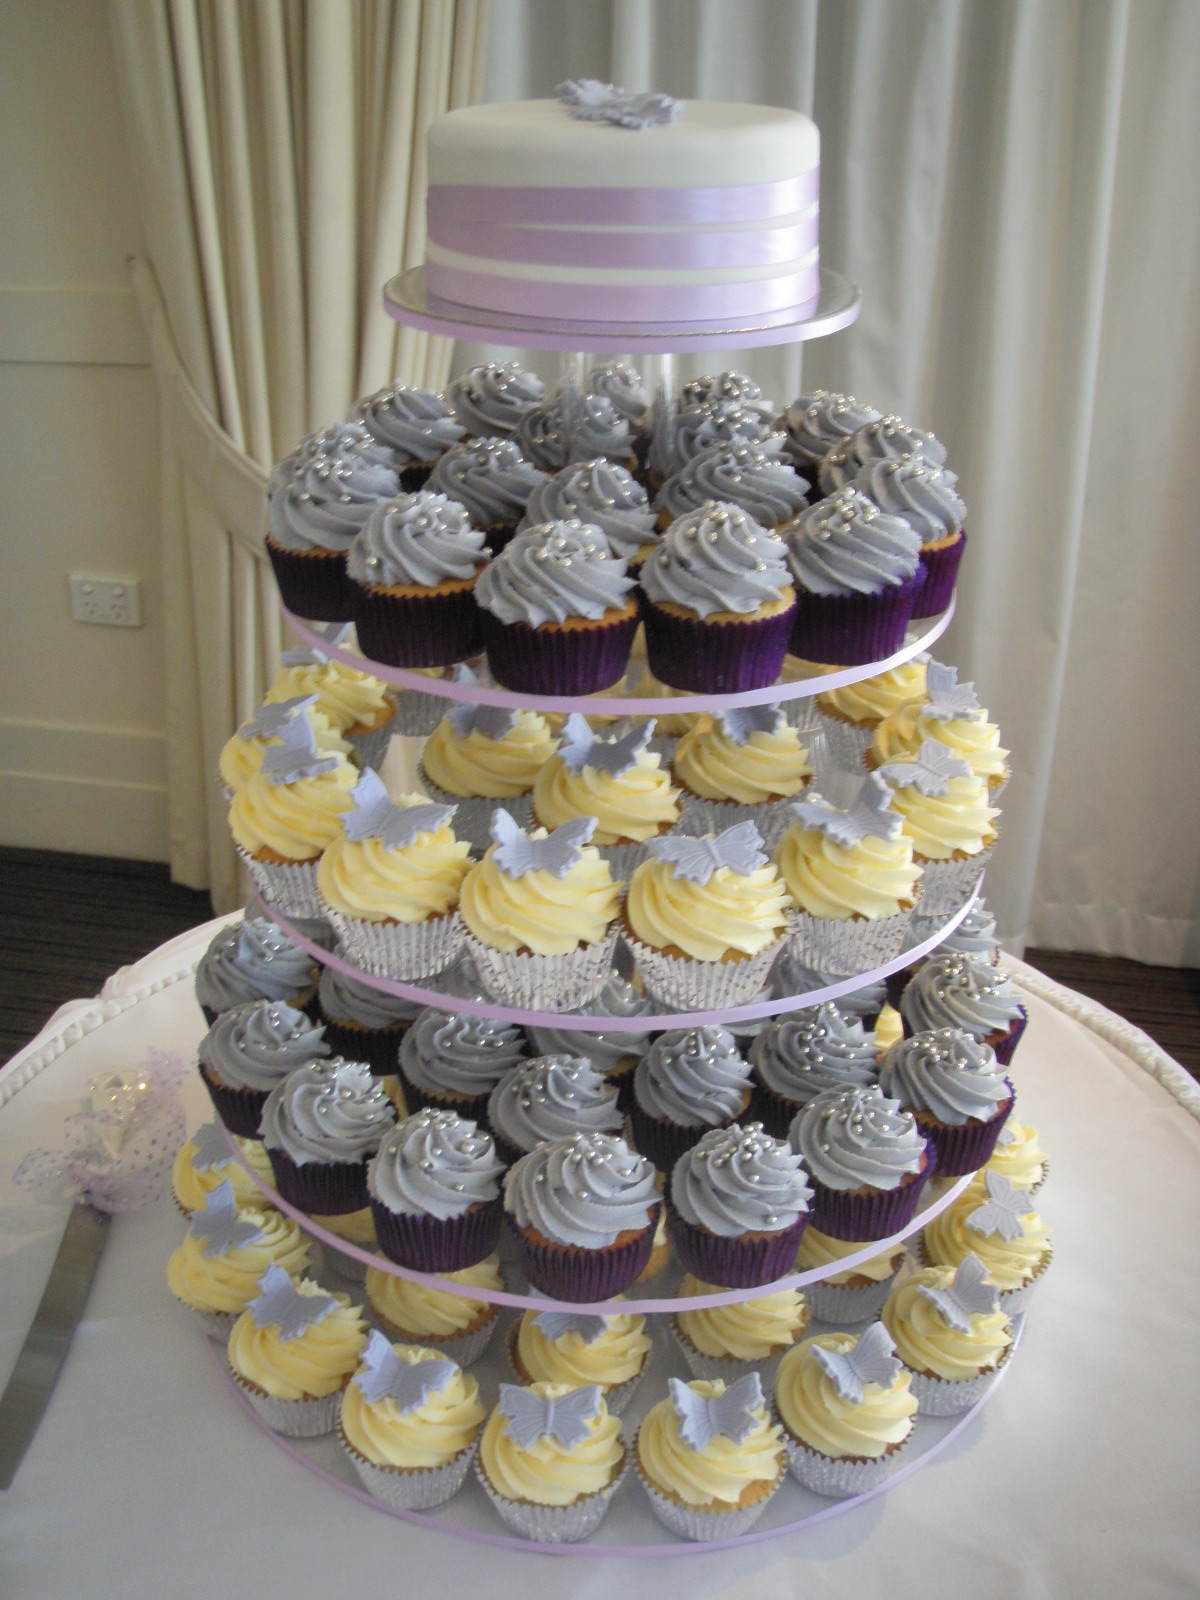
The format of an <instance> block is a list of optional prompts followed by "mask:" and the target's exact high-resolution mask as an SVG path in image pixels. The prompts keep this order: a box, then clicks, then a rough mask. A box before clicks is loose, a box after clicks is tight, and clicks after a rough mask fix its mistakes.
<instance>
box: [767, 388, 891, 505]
mask: <svg viewBox="0 0 1200 1600" xmlns="http://www.w3.org/2000/svg"><path fill="white" fill-rule="evenodd" d="M880 416H881V413H880V412H878V411H876V409H875V407H874V406H869V405H864V404H863V402H862V401H861V400H856V399H855V398H854V396H853V395H852V394H838V393H836V392H835V391H831V390H829V389H812V390H810V391H809V393H808V394H802V395H800V396H799V397H798V398H797V399H795V400H793V401H792V403H791V405H790V406H788V407H787V408H786V409H785V410H784V411H783V413H782V414H781V415H780V416H779V417H778V418H777V419H776V422H775V426H776V428H778V429H781V430H782V432H783V433H784V434H785V436H786V439H787V442H786V444H785V446H784V448H785V450H786V452H787V454H788V456H789V457H790V459H791V462H792V465H793V466H794V467H795V468H796V471H797V472H799V473H802V474H803V475H804V477H806V478H807V479H808V480H809V481H810V483H812V484H813V485H814V486H815V484H816V481H817V470H818V468H819V467H820V465H821V462H822V461H823V460H824V459H825V457H826V456H827V455H828V453H829V452H830V451H831V450H835V449H836V448H837V447H838V445H840V444H842V443H843V442H844V441H845V440H847V439H848V438H849V437H850V435H851V434H852V433H857V431H858V429H859V428H865V427H866V425H867V423H868V422H878V421H879V420H880ZM817 498H820V491H817Z"/></svg>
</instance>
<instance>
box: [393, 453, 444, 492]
mask: <svg viewBox="0 0 1200 1600" xmlns="http://www.w3.org/2000/svg"><path fill="white" fill-rule="evenodd" d="M436 466H437V462H436V461H410V462H409V463H408V465H407V466H406V467H401V468H400V488H401V490H402V492H403V493H404V494H416V492H417V490H418V489H423V488H424V487H425V485H426V484H427V483H428V482H429V474H430V473H431V472H432V471H433V469H434V467H436Z"/></svg>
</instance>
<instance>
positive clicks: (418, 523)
mask: <svg viewBox="0 0 1200 1600" xmlns="http://www.w3.org/2000/svg"><path fill="white" fill-rule="evenodd" d="M483 540H484V535H483V530H482V529H481V528H475V527H472V526H471V520H470V518H469V516H468V515H467V510H466V507H465V506H462V505H460V504H459V503H458V501H457V500H450V499H448V498H447V497H446V496H445V495H444V494H434V493H431V492H429V491H428V490H425V489H421V490H418V491H417V493H415V494H404V495H397V496H396V497H395V498H394V499H392V500H385V501H383V502H382V503H381V504H379V505H377V506H376V507H375V509H374V510H373V511H372V512H371V515H370V516H369V517H368V518H367V520H366V523H365V524H364V525H363V528H362V531H361V533H359V534H358V536H357V537H356V539H355V540H354V543H353V544H352V545H351V547H350V553H349V555H348V556H347V558H346V580H347V583H348V584H349V586H350V594H351V598H352V600H353V604H354V622H355V626H356V628H357V630H358V642H359V645H360V647H361V648H362V649H363V650H364V651H365V652H366V654H367V655H368V656H370V657H371V659H372V660H373V661H383V662H386V663H387V665H388V666H392V667H447V666H452V665H453V664H454V663H455V662H458V661H465V660H466V659H467V657H468V656H473V655H478V653H479V651H480V650H481V649H482V647H483V640H482V637H481V635H480V632H479V612H478V610H477V608H476V605H475V594H474V590H475V580H476V579H477V578H478V576H479V573H480V571H481V570H482V569H483V568H484V567H485V566H486V565H487V562H488V559H489V557H488V552H487V550H486V549H485V548H484V543H483Z"/></svg>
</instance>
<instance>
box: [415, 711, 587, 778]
mask: <svg viewBox="0 0 1200 1600" xmlns="http://www.w3.org/2000/svg"><path fill="white" fill-rule="evenodd" d="M554 744H555V741H554V736H553V734H552V733H551V732H550V725H549V723H547V721H546V719H545V717H543V716H540V715H539V714H538V712H536V711H516V712H514V713H513V721H512V725H511V727H508V728H507V729H506V730H505V731H504V732H503V733H502V734H500V736H499V737H498V738H493V737H492V736H491V735H490V734H489V733H487V732H486V731H485V730H484V729H482V728H478V727H472V728H471V729H470V731H469V732H468V733H465V734H463V733H460V732H459V731H458V729H457V728H456V727H455V726H454V722H453V720H452V719H451V718H450V717H443V718H442V720H441V721H440V722H439V723H438V725H437V727H436V728H435V729H434V730H433V732H432V733H431V734H430V735H429V738H428V739H427V740H426V741H425V748H424V749H423V751H422V752H421V765H422V767H423V768H424V770H425V772H426V774H427V775H428V777H429V779H430V781H431V782H432V783H435V784H437V786H438V788H439V789H444V790H445V791H446V793H447V794H450V795H461V796H462V797H463V798H464V799H465V798H469V797H472V796H475V797H481V798H486V799H490V800H511V799H513V798H515V797H516V796H517V795H520V794H528V793H529V791H530V789H532V788H533V783H534V779H535V778H536V777H537V775H538V773H539V772H540V771H541V769H542V767H543V766H544V765H545V763H546V762H547V761H549V759H550V757H551V756H552V755H553V753H554Z"/></svg>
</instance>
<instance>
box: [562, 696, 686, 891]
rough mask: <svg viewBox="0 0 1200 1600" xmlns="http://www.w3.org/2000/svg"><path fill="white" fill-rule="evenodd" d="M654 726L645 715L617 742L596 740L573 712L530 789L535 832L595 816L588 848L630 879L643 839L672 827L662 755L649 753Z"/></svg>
mask: <svg viewBox="0 0 1200 1600" xmlns="http://www.w3.org/2000/svg"><path fill="white" fill-rule="evenodd" d="M654 727H655V723H654V718H653V717H650V718H648V719H647V720H646V721H644V722H642V723H640V724H638V725H636V726H635V727H633V728H632V729H630V730H629V731H627V732H625V733H623V734H621V735H620V736H619V737H618V738H616V739H599V738H597V737H596V735H595V734H594V733H593V731H592V729H591V728H590V727H589V726H588V724H587V722H586V721H585V720H584V718H583V717H581V716H580V715H579V714H578V712H574V711H573V712H572V713H571V715H570V716H569V717H568V718H567V720H566V723H565V724H564V727H563V732H562V740H561V742H560V744H559V747H558V751H557V753H556V754H555V755H553V756H551V758H550V760H549V761H547V763H546V765H545V766H544V767H543V768H542V770H541V771H540V772H539V773H538V776H537V781H536V782H535V784H534V786H533V814H534V816H535V818H536V819H537V821H538V822H539V823H541V825H542V827H544V828H559V827H561V826H562V824H563V823H564V822H570V821H572V820H573V819H574V818H576V817H595V819H596V829H595V832H594V833H593V834H592V843H593V844H595V845H597V846H598V847H599V849H600V852H601V854H602V855H603V856H604V858H605V860H606V861H607V862H608V864H609V866H610V867H611V868H612V871H613V874H614V876H617V877H628V876H630V875H631V874H632V872H633V870H634V868H635V867H636V866H637V865H638V863H639V862H640V861H641V859H642V857H643V856H644V855H645V845H646V841H647V840H649V839H654V838H657V837H658V836H659V835H660V834H664V833H667V832H669V831H670V830H671V829H672V828H673V827H674V826H675V824H676V823H677V822H678V821H679V791H678V790H677V789H676V788H674V787H673V786H672V783H671V778H670V775H669V773H667V772H666V771H664V770H663V767H662V757H661V756H660V755H659V754H658V753H657V752H656V751H654V750H651V749H649V748H648V747H649V744H650V740H651V738H652V737H653V735H654Z"/></svg>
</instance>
